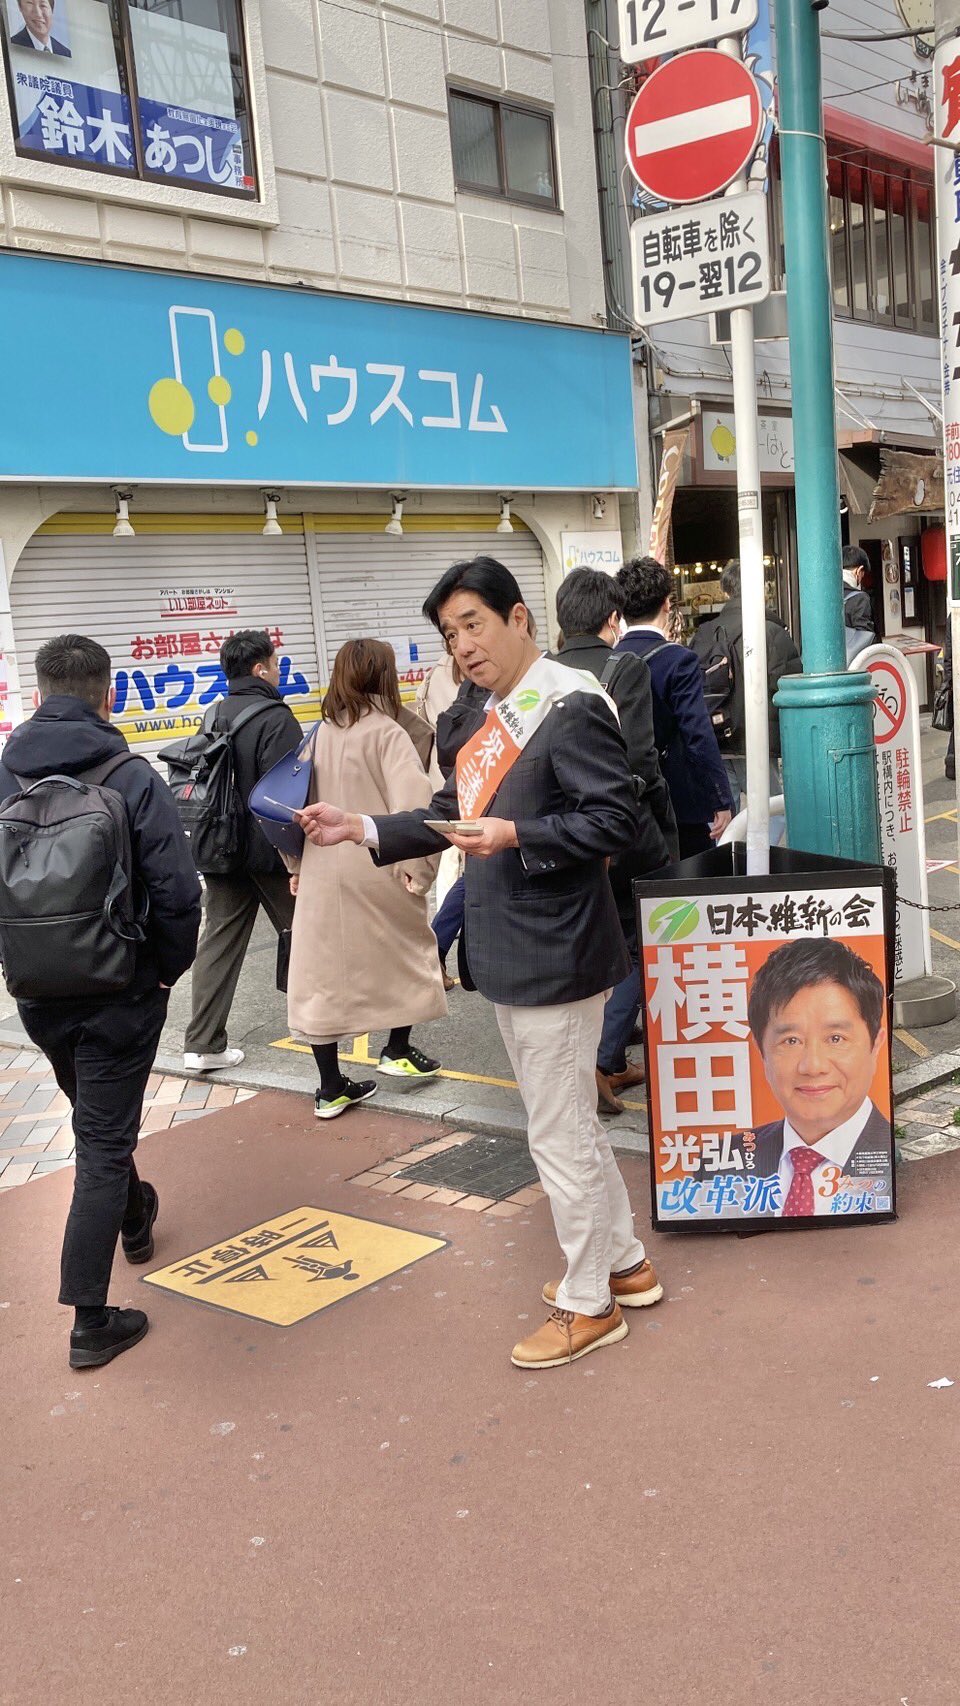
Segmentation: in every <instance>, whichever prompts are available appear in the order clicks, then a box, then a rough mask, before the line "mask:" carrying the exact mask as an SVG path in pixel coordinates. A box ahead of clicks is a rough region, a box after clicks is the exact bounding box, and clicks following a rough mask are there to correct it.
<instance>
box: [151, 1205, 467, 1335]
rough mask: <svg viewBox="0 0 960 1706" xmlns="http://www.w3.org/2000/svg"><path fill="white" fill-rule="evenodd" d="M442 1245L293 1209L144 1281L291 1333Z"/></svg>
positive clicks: (347, 1217) (371, 1223)
mask: <svg viewBox="0 0 960 1706" xmlns="http://www.w3.org/2000/svg"><path fill="white" fill-rule="evenodd" d="M445 1245H446V1239H443V1238H424V1237H422V1236H421V1235H420V1233H418V1232H406V1231H404V1230H403V1228H402V1227H399V1226H384V1225H382V1224H381V1222H380V1221H378V1220H358V1219H357V1218H356V1216H355V1215H352V1214H334V1213H332V1212H331V1211H330V1210H328V1209H325V1208H310V1207H307V1208H291V1209H288V1210H287V1212H286V1214H278V1215H277V1216H276V1218H275V1219H274V1220H264V1221H261V1223H260V1225H259V1226H251V1227H249V1228H248V1229H247V1230H246V1231H244V1232H236V1233H233V1234H232V1235H231V1236H230V1237H229V1238H222V1239H221V1240H220V1241H219V1243H217V1244H211V1245H210V1246H209V1248H208V1249H206V1250H198V1251H197V1253H196V1255H193V1256H180V1257H179V1258H178V1260H177V1261H176V1262H171V1263H170V1265H169V1267H166V1268H158V1269H157V1272H156V1273H154V1274H147V1275H145V1279H146V1283H147V1285H156V1286H160V1287H162V1289H163V1290H164V1291H175V1292H177V1293H178V1294H179V1295H180V1296H181V1297H189V1298H192V1299H193V1301H194V1302H196V1303H211V1304H213V1305H214V1306H215V1307H216V1308H218V1309H226V1310H229V1311H230V1312H231V1314H234V1315H249V1316H252V1317H253V1318H254V1320H256V1321H269V1322H270V1323H271V1324H272V1325H273V1326H275V1327H290V1326H292V1325H293V1323H294V1322H295V1321H305V1320H306V1319H307V1317H308V1316H309V1315H317V1314H319V1312H320V1310H321V1309H328V1308H329V1306H330V1304H331V1303H339V1302H340V1301H341V1299H342V1298H344V1297H352V1296H355V1295H356V1293H357V1292H358V1291H363V1290H364V1289H365V1287H366V1286H368V1285H375V1284H376V1282H377V1280H382V1279H386V1278H387V1276H388V1275H389V1274H395V1273H397V1272H398V1271H399V1269H400V1268H408V1267H409V1266H410V1265H411V1263H413V1262H419V1261H420V1260H421V1259H422V1258H423V1257H424V1256H432V1255H433V1253H434V1251H436V1250H442V1249H444V1247H445Z"/></svg>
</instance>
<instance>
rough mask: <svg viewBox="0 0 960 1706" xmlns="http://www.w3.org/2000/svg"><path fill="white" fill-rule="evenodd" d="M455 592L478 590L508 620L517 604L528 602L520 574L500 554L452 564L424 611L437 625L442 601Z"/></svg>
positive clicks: (488, 603)
mask: <svg viewBox="0 0 960 1706" xmlns="http://www.w3.org/2000/svg"><path fill="white" fill-rule="evenodd" d="M455 592H475V593H476V595H477V597H478V598H479V600H480V602H481V604H486V605H489V607H490V609H491V610H495V611H496V613H497V615H498V616H499V617H501V618H502V620H503V621H504V622H506V620H507V618H508V616H509V615H510V612H511V610H512V609H513V608H514V606H515V605H517V604H523V602H524V601H523V593H522V592H521V591H520V588H519V586H518V584H517V580H516V577H515V576H514V575H512V574H511V573H510V570H509V569H505V568H504V566H503V564H502V563H498V562H497V559H496V557H471V558H470V559H469V561H467V562H463V563H454V564H452V566H451V567H450V568H449V569H448V570H447V572H446V574H445V575H441V576H440V579H439V580H438V582H437V584H436V586H435V587H434V589H433V591H432V592H431V594H430V596H429V598H428V599H427V601H426V603H425V604H424V606H423V614H424V616H426V618H427V620H428V621H430V622H432V623H433V625H434V627H435V628H439V626H440V607H441V605H444V604H446V602H447V599H448V598H450V597H451V596H452V595H453V593H455ZM524 608H526V606H524Z"/></svg>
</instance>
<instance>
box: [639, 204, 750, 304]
mask: <svg viewBox="0 0 960 1706" xmlns="http://www.w3.org/2000/svg"><path fill="white" fill-rule="evenodd" d="M630 243H631V249H632V253H633V302H634V307H633V314H634V319H635V320H636V321H637V324H638V325H640V326H656V325H659V324H662V323H663V322H664V321H665V320H686V319H688V318H689V317H690V316H691V315H694V314H713V313H716V311H717V310H718V309H723V308H751V307H753V306H754V305H755V304H756V303H757V302H762V301H763V300H764V297H766V296H769V294H770V248H769V243H768V239H767V203H766V197H765V196H764V195H763V194H762V192H760V191H758V190H748V191H745V192H744V194H742V195H733V196H727V197H725V198H724V199H722V200H719V201H705V202H700V203H699V204H698V205H697V206H694V207H677V208H674V209H673V211H672V212H670V213H658V214H656V215H654V216H653V217H650V218H647V219H636V220H634V223H633V224H632V225H631V227H630Z"/></svg>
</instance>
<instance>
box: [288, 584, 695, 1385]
mask: <svg viewBox="0 0 960 1706" xmlns="http://www.w3.org/2000/svg"><path fill="white" fill-rule="evenodd" d="M424 613H425V615H427V616H428V617H429V619H430V620H431V621H432V622H433V623H434V624H435V625H436V627H437V628H438V629H439V630H440V632H441V633H442V634H443V636H444V639H445V641H446V643H447V645H448V647H449V649H450V651H451V653H452V655H453V656H454V657H455V658H456V660H457V663H458V665H459V667H460V669H461V671H462V672H463V674H464V675H465V676H468V677H469V678H470V680H471V681H473V682H474V684H475V685H476V686H477V687H479V688H482V689H483V691H484V692H485V693H486V695H487V701H486V716H485V719H484V726H483V727H482V728H481V729H480V730H479V731H477V732H476V733H475V734H474V736H473V737H472V739H471V740H470V741H468V742H467V743H466V745H465V746H464V747H462V748H461V750H460V752H459V754H458V757H457V775H456V777H455V778H451V780H450V781H448V782H447V783H446V784H445V786H444V787H443V788H442V789H440V790H439V791H438V792H437V793H436V794H435V795H434V797H433V799H432V800H431V802H430V804H429V806H428V807H426V808H425V809H424V810H422V811H414V812H399V813H396V814H393V815H390V816H384V817H376V818H370V817H364V816H362V815H361V814H359V813H355V812H350V811H344V810H343V809H341V808H340V807H339V806H335V805H332V804H331V803H329V802H327V801H318V802H317V803H316V804H315V805H310V806H307V807H306V809H305V810H304V811H303V812H302V813H300V814H299V818H300V821H301V823H302V824H303V828H304V830H305V832H306V834H307V835H308V836H309V837H310V839H311V840H312V841H314V842H315V843H316V844H318V845H319V846H336V845H338V844H339V843H340V842H342V841H352V842H354V843H355V844H357V845H358V846H367V847H369V848H370V850H371V854H372V856H373V858H374V859H375V860H376V862H377V863H378V864H395V863H397V861H399V860H403V859H409V858H414V857H417V856H419V855H427V854H431V853H436V852H439V851H440V850H441V849H442V848H443V847H444V846H445V845H446V843H447V841H450V842H452V844H453V845H454V846H456V847H458V848H459V849H460V851H461V852H462V853H463V854H465V855H466V918H465V924H464V930H463V935H462V937H461V940H460V967H461V977H462V979H463V980H464V981H465V982H466V981H467V980H468V979H472V983H473V984H474V985H475V987H476V988H477V989H479V991H480V993H481V994H482V995H486V996H487V998H488V999H489V1000H490V1001H492V1002H493V1003H494V1006H495V1011H496V1016H497V1023H498V1025H499V1028H500V1032H501V1035H502V1037H503V1040H504V1046H505V1048H506V1050H507V1054H508V1056H509V1059H510V1062H511V1065H512V1066H513V1069H514V1073H515V1075H516V1079H517V1084H518V1086H519V1089H520V1094H521V1096H522V1097H523V1101H524V1106H525V1108H526V1112H527V1135H528V1141H529V1145H530V1154H531V1157H532V1158H533V1161H534V1163H535V1165H536V1167H537V1171H538V1173H539V1176H540V1180H541V1183H542V1185H543V1188H544V1191H545V1193H546V1195H547V1198H548V1200H549V1202H550V1208H551V1212H552V1214H553V1219H554V1225H555V1227H556V1231H557V1238H558V1242H559V1244H560V1247H561V1251H562V1253H563V1256H564V1257H565V1260H566V1273H565V1274H564V1276H563V1278H562V1280H560V1281H559V1283H555V1282H552V1281H551V1282H549V1283H548V1284H547V1285H545V1286H544V1288H543V1296H544V1299H545V1301H547V1302H549V1303H550V1304H555V1305H556V1307H555V1308H554V1310H553V1313H552V1314H551V1316H550V1318H549V1320H548V1321H547V1322H546V1324H545V1325H544V1326H543V1327H542V1328H540V1329H538V1331H536V1332H534V1333H532V1334H531V1335H530V1336H529V1337H528V1338H526V1339H524V1340H523V1341H522V1342H521V1343H520V1344H518V1345H516V1346H515V1347H514V1350H513V1355H512V1359H511V1360H512V1361H513V1362H514V1363H515V1364H516V1365H517V1366H518V1367H521V1368H526V1369H530V1368H553V1367H558V1366H561V1365H563V1364H567V1363H569V1362H571V1361H573V1360H574V1359H575V1358H577V1357H581V1356H585V1355H586V1354H587V1353H588V1352H590V1351H593V1350H596V1349H599V1348H600V1347H601V1346H603V1345H609V1344H614V1343H615V1342H617V1341H618V1340H620V1339H622V1338H624V1337H625V1336H626V1332H627V1323H626V1321H625V1319H624V1318H623V1316H622V1314H621V1305H622V1304H624V1303H625V1304H627V1305H628V1307H636V1306H639V1305H642V1304H650V1303H655V1302H656V1301H657V1300H658V1298H659V1297H661V1296H662V1295H663V1292H662V1288H661V1287H660V1284H659V1282H658V1281H657V1278H656V1275H655V1274H654V1272H653V1270H652V1268H651V1266H650V1264H649V1262H648V1261H647V1259H646V1256H645V1253H644V1248H643V1244H642V1243H641V1242H640V1240H639V1239H638V1238H637V1236H636V1233H635V1231H634V1227H633V1217H632V1213H631V1210H630V1203H629V1198H628V1196H627V1190H626V1186H625V1184H624V1182H623V1179H622V1177H621V1174H620V1171H619V1168H618V1167H617V1163H616V1160H615V1158H614V1156H613V1152H612V1150H611V1149H610V1144H609V1141H608V1139H607V1136H606V1133H605V1131H604V1129H603V1126H602V1125H601V1124H600V1121H599V1119H598V1117H597V1109H596V1084H595V1079H594V1063H595V1060H596V1053H597V1045H598V1043H599V1041H600V1032H601V1028H602V1025H603V1009H604V1004H605V998H606V994H607V992H608V991H609V990H610V989H611V988H612V987H613V985H614V984H616V983H618V982H619V981H620V979H621V978H622V977H624V976H626V974H627V972H628V971H629V969H630V958H629V955H628V953H627V949H626V946H625V943H624V940H623V932H622V930H621V928H620V922H619V918H618V916H617V907H616V902H615V900H614V897H613V891H612V889H611V887H610V880H609V877H608V874H607V873H608V863H609V861H610V860H611V859H615V858H618V857H619V856H620V855H621V854H624V853H626V852H628V851H629V849H630V848H631V847H633V846H634V845H635V843H636V839H637V835H638V833H639V818H638V813H637V804H636V791H635V788H634V784H633V778H632V776H631V774H630V767H629V763H628V759H627V750H626V746H625V745H624V741H623V736H622V735H621V733H620V730H619V727H618V725H617V721H616V717H615V715H614V712H613V709H612V707H611V706H610V704H609V703H608V701H607V699H606V696H605V695H604V694H603V693H602V692H601V691H600V689H599V687H598V684H597V683H596V681H594V680H591V678H590V677H588V676H587V675H586V674H585V673H584V672H579V673H578V672H577V671H575V670H571V669H568V668H566V667H565V666H564V665H563V664H558V663H554V662H553V661H551V660H549V659H545V658H543V657H541V655H540V653H539V652H538V650H537V647H536V645H535V644H534V642H533V640H532V639H531V638H530V634H529V630H528V627H527V609H526V606H525V605H524V603H523V599H522V595H521V592H520V588H519V586H518V585H517V582H516V580H515V578H514V576H513V575H512V574H511V573H510V571H509V570H508V569H506V568H505V567H504V565H503V564H502V563H498V562H496V561H495V559H493V558H491V557H478V558H476V559H474V560H473V561H472V562H464V563H455V564H454V565H453V567H452V568H450V569H448V570H447V573H446V574H445V575H444V576H443V577H442V578H441V580H440V581H439V582H438V583H437V585H436V586H435V587H434V589H433V591H432V592H431V594H430V596H429V598H428V599H427V601H426V604H425V606H424ZM463 816H466V817H468V818H469V819H470V824H471V828H470V831H469V832H468V833H462V832H461V831H460V830H458V828H457V822H458V821H459V820H460V819H461V817H463ZM434 819H436V820H437V821H438V822H444V823H446V825H447V826H448V827H447V828H446V829H445V831H444V832H442V833H441V831H439V830H438V829H435V828H431V827H430V823H431V821H432V820H434ZM468 986H469V985H468Z"/></svg>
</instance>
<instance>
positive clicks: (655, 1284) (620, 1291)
mask: <svg viewBox="0 0 960 1706" xmlns="http://www.w3.org/2000/svg"><path fill="white" fill-rule="evenodd" d="M610 1290H611V1291H612V1293H613V1298H614V1302H615V1303H619V1304H620V1306H621V1308H623V1309H647V1308H649V1306H650V1304H651V1303H659V1302H660V1299H661V1297H662V1296H663V1286H662V1285H661V1284H660V1281H659V1280H658V1279H657V1276H656V1272H655V1270H654V1267H653V1263H652V1262H641V1263H640V1266H639V1267H638V1268H631V1269H630V1271H629V1273H626V1274H611V1275H610ZM542 1295H543V1301H544V1303H556V1301H557V1282H556V1280H548V1281H547V1283H546V1285H545V1286H544V1288H543V1293H542Z"/></svg>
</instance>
